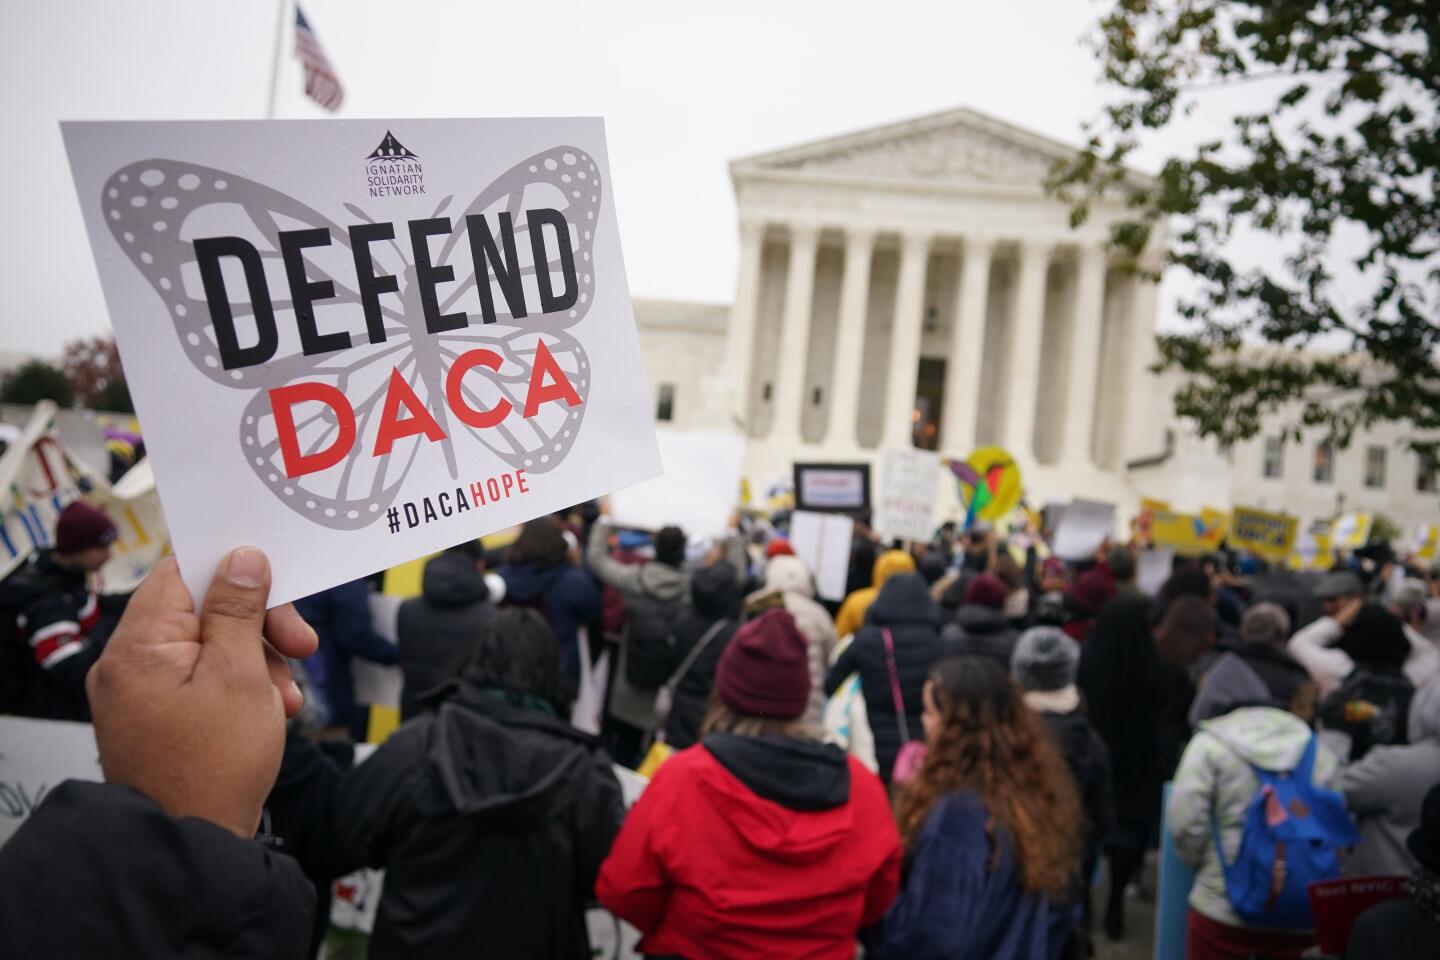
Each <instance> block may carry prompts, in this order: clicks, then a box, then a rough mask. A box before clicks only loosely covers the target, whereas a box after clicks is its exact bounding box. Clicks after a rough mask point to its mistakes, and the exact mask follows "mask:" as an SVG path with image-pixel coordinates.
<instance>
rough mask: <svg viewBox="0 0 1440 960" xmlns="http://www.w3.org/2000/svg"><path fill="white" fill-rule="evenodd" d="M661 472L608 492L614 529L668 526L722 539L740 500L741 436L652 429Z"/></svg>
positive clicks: (692, 533)
mask: <svg viewBox="0 0 1440 960" xmlns="http://www.w3.org/2000/svg"><path fill="white" fill-rule="evenodd" d="M655 439H656V441H657V442H658V443H659V445H660V462H661V465H662V466H663V467H664V470H665V472H664V473H662V474H661V475H660V476H658V477H656V478H655V479H654V480H647V481H645V482H644V483H641V484H637V485H636V486H633V487H628V488H626V489H624V490H617V491H616V492H614V493H612V494H611V495H610V516H611V519H612V520H613V521H614V524H615V526H617V527H630V528H633V529H636V530H659V529H660V528H661V527H664V526H668V525H670V524H674V525H675V526H677V527H679V528H680V529H682V530H684V531H685V533H686V535H688V536H691V537H723V536H725V535H726V533H727V532H728V531H729V529H730V515H731V514H732V513H733V512H734V511H735V506H736V504H737V503H739V501H740V471H741V468H742V467H743V466H744V464H745V438H744V437H742V436H739V435H738V434H731V433H677V432H675V431H673V430H657V431H655Z"/></svg>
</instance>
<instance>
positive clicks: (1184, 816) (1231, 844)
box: [1166, 668, 1339, 927]
mask: <svg viewBox="0 0 1440 960" xmlns="http://www.w3.org/2000/svg"><path fill="white" fill-rule="evenodd" d="M1246 669H1248V668H1246ZM1226 674H1227V675H1228V676H1229V677H1230V678H1231V680H1233V681H1236V682H1235V684H1234V687H1233V688H1232V689H1233V694H1234V698H1235V700H1236V701H1237V702H1241V703H1243V702H1246V701H1248V699H1249V698H1250V697H1251V696H1252V695H1253V694H1254V692H1255V688H1254V687H1253V686H1252V685H1251V681H1253V682H1254V684H1256V685H1258V686H1259V688H1260V689H1261V690H1264V684H1262V683H1260V681H1259V680H1258V678H1256V677H1255V676H1254V673H1253V672H1251V673H1250V676H1249V678H1245V677H1244V675H1243V674H1241V673H1240V672H1239V671H1235V672H1233V673H1232V672H1230V671H1228V670H1227V671H1226ZM1221 681H1224V677H1223V676H1222V677H1221ZM1227 687H1229V684H1228V683H1226V682H1219V681H1216V680H1215V678H1214V672H1213V671H1212V674H1211V676H1210V677H1207V681H1206V684H1205V689H1204V690H1202V692H1201V696H1202V697H1206V698H1208V702H1209V704H1210V706H1209V707H1208V708H1207V709H1209V710H1212V711H1221V710H1224V709H1225V707H1226V706H1227V704H1226V702H1225V699H1226V698H1225V691H1226V689H1227ZM1312 736H1313V732H1312V731H1311V729H1310V727H1309V726H1308V725H1306V724H1305V722H1304V721H1302V720H1300V719H1299V718H1298V717H1296V716H1295V715H1294V714H1291V713H1289V712H1288V711H1285V710H1281V709H1278V708H1276V707H1256V706H1241V707H1239V709H1235V710H1230V711H1229V712H1227V713H1224V714H1223V715H1220V716H1216V718H1215V719H1213V720H1204V721H1202V722H1201V724H1200V729H1199V730H1198V731H1196V733H1195V736H1194V737H1192V738H1191V740H1190V744H1189V746H1187V747H1186V748H1185V753H1184V755H1183V756H1182V757H1181V758H1180V768H1179V769H1178V770H1177V771H1176V773H1175V782H1174V788H1173V791H1172V793H1171V794H1170V804H1169V806H1168V807H1167V808H1166V823H1167V824H1168V826H1169V828H1170V834H1171V836H1172V837H1174V839H1175V852H1176V853H1177V854H1178V855H1179V857H1180V859H1181V860H1182V861H1183V862H1185V863H1186V864H1187V865H1189V866H1190V867H1192V868H1194V869H1195V871H1196V877H1195V885H1194V886H1193V887H1192V888H1191V890H1190V906H1191V908H1192V909H1194V910H1195V911H1196V912H1197V913H1200V914H1202V915H1203V916H1206V917H1209V918H1210V919H1211V920H1214V921H1216V922H1217V923H1223V924H1228V925H1230V926H1232V927H1233V926H1240V925H1241V923H1240V919H1239V917H1237V916H1236V915H1235V911H1234V910H1233V909H1232V908H1231V906H1230V900H1229V898H1228V897H1227V896H1226V895H1225V876H1224V873H1223V871H1222V868H1221V866H1220V860H1219V859H1218V857H1217V856H1216V852H1215V841H1214V839H1213V836H1214V834H1213V832H1212V822H1213V823H1217V824H1218V826H1219V829H1220V842H1221V844H1222V845H1223V846H1224V848H1225V861H1226V862H1227V863H1230V862H1233V861H1234V859H1235V856H1236V854H1237V853H1239V850H1240V837H1241V832H1242V827H1243V825H1244V821H1245V812H1246V809H1247V808H1248V807H1249V805H1250V801H1251V800H1252V799H1253V798H1254V796H1255V791H1256V790H1258V789H1259V787H1260V781H1259V778H1258V777H1256V776H1255V773H1254V771H1253V770H1252V769H1251V765H1252V764H1253V765H1254V766H1257V767H1260V768H1262V769H1265V770H1293V769H1295V767H1296V766H1298V765H1299V763H1300V759H1301V757H1302V756H1303V755H1304V753H1305V748H1306V747H1307V746H1308V745H1309V743H1310V738H1311V737H1312ZM1338 769H1339V763H1338V762H1337V761H1336V759H1335V755H1334V754H1333V753H1331V752H1330V751H1329V750H1328V749H1326V747H1325V746H1324V745H1323V744H1321V745H1319V746H1318V747H1317V748H1316V752H1315V769H1314V782H1315V783H1316V785H1318V786H1322V787H1328V788H1334V787H1335V785H1336V784H1335V780H1336V777H1337V774H1338Z"/></svg>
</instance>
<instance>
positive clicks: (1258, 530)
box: [1229, 507, 1300, 560]
mask: <svg viewBox="0 0 1440 960" xmlns="http://www.w3.org/2000/svg"><path fill="white" fill-rule="evenodd" d="M1299 523H1300V522H1299V521H1298V520H1297V519H1296V518H1294V517H1292V516H1289V515H1287V514H1283V513H1267V512H1266V511H1264V510H1255V509H1252V508H1251V507H1236V508H1235V513H1234V515H1233V516H1232V518H1231V521H1230V535H1229V540H1230V546H1232V547H1234V548H1235V549H1237V550H1249V551H1250V552H1251V553H1253V554H1255V555H1256V556H1257V557H1263V558H1264V559H1266V560H1283V559H1285V558H1286V557H1287V556H1289V555H1290V551H1291V549H1292V548H1293V547H1294V546H1295V531H1296V529H1297V528H1298V527H1299Z"/></svg>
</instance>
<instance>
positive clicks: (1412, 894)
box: [1405, 867, 1440, 923]
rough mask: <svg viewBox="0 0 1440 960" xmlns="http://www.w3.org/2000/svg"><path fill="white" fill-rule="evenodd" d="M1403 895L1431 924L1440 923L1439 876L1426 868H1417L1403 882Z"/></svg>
mask: <svg viewBox="0 0 1440 960" xmlns="http://www.w3.org/2000/svg"><path fill="white" fill-rule="evenodd" d="M1405 894H1406V896H1408V897H1409V898H1410V902H1411V903H1413V904H1415V906H1416V908H1417V909H1418V910H1419V911H1420V912H1421V913H1423V914H1425V916H1427V917H1429V918H1430V920H1431V922H1433V923H1440V875H1437V874H1435V873H1434V872H1433V871H1431V870H1430V869H1428V868H1426V867H1417V868H1416V870H1415V872H1414V873H1413V874H1411V875H1410V879H1409V880H1406V881H1405Z"/></svg>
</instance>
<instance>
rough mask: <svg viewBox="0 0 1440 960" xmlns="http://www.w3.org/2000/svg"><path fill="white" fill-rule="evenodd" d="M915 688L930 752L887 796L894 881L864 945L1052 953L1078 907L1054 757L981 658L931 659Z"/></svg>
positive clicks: (950, 953) (1072, 808) (1034, 721)
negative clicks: (900, 876) (896, 868)
mask: <svg viewBox="0 0 1440 960" xmlns="http://www.w3.org/2000/svg"><path fill="white" fill-rule="evenodd" d="M924 698H925V712H924V715H923V717H922V720H923V722H924V724H925V738H926V741H927V743H928V744H929V753H928V755H927V757H926V759H925V763H924V766H922V767H921V769H920V772H919V773H918V774H917V775H916V777H915V779H914V780H913V781H912V782H911V783H910V784H909V785H908V786H907V787H906V788H905V790H904V792H903V793H901V794H900V796H899V798H898V800H897V802H896V808H895V816H896V819H897V821H898V822H899V828H900V839H901V843H902V845H903V847H904V850H905V867H906V875H905V883H904V886H903V887H902V889H901V891H900V896H899V898H898V899H897V900H896V901H895V904H894V906H892V907H891V908H890V912H889V913H888V914H886V916H885V919H884V920H883V921H882V922H881V923H880V924H879V925H878V926H877V927H875V928H874V929H872V930H871V931H869V932H868V934H867V935H866V937H865V939H866V945H867V948H868V951H869V952H868V953H867V956H869V957H871V958H876V960H883V958H887V957H937V958H939V957H988V958H992V960H1054V958H1056V957H1058V956H1059V955H1060V953H1061V951H1062V950H1064V949H1065V945H1066V943H1067V942H1068V941H1069V939H1070V935H1071V932H1072V931H1073V930H1074V928H1075V925H1076V923H1077V922H1078V920H1079V917H1080V907H1079V904H1078V903H1076V902H1075V899H1074V892H1075V890H1076V881H1077V880H1078V878H1079V863H1080V846H1081V840H1082V837H1083V819H1084V818H1083V814H1082V813H1081V808H1080V801H1079V798H1078V797H1077V795H1076V792H1075V787H1074V784H1073V782H1072V778H1071V776H1070V772H1069V770H1068V769H1067V768H1066V766H1065V760H1064V758H1063V757H1061V755H1060V751H1059V749H1058V748H1057V747H1056V745H1055V742H1054V740H1053V739H1052V737H1051V735H1050V734H1049V732H1048V731H1047V730H1046V729H1045V727H1044V725H1043V724H1042V722H1041V721H1040V719H1039V718H1038V717H1036V716H1035V714H1034V713H1032V712H1031V711H1030V709H1029V708H1028V707H1026V706H1025V703H1024V701H1023V700H1022V699H1021V695H1020V692H1019V690H1018V689H1017V688H1016V686H1015V684H1014V683H1013V682H1012V681H1011V679H1010V677H1009V675H1008V674H1007V673H1006V672H1005V671H1004V670H1003V669H1002V668H1001V667H1000V666H999V665H998V664H997V663H995V662H994V661H992V660H989V659H986V658H982V657H973V656H972V657H956V658H953V659H949V660H943V661H941V662H940V663H938V664H936V665H935V667H934V668H933V669H932V670H931V672H930V677H929V680H928V681H927V682H926V684H925V693H924Z"/></svg>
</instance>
